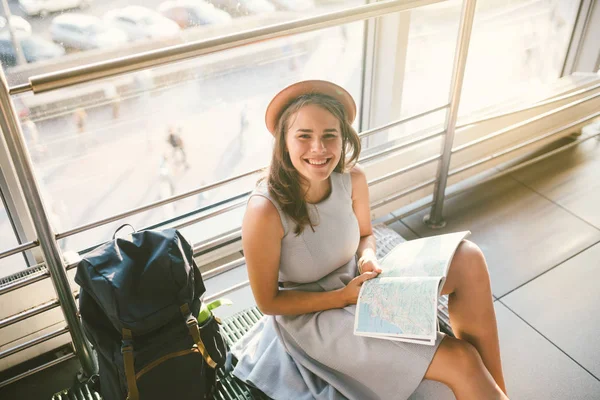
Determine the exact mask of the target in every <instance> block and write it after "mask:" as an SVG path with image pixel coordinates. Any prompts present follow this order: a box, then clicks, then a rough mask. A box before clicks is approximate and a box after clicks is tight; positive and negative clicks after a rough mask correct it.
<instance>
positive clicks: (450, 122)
mask: <svg viewBox="0 0 600 400" xmlns="http://www.w3.org/2000/svg"><path fill="white" fill-rule="evenodd" d="M476 3H477V0H463V7H462V12H461V16H460V25H459V27H458V39H457V42H456V51H455V53H454V67H453V71H452V83H451V85H450V99H449V104H450V106H449V107H448V112H447V114H446V134H445V135H444V145H443V147H442V158H441V160H440V162H439V163H438V171H437V179H436V181H435V186H434V188H433V205H432V206H431V212H430V214H429V215H426V216H425V218H424V222H425V223H426V224H427V225H428V226H429V227H430V228H443V227H444V226H445V225H446V222H445V221H444V219H443V216H442V209H443V207H444V195H445V192H446V184H447V183H448V170H449V169H450V158H451V156H452V145H453V143H454V130H455V128H456V119H457V117H458V108H459V105H460V95H461V91H462V85H463V78H464V76H465V66H466V65H467V54H468V53H469V42H470V40H471V30H472V29H473V19H474V16H475V5H476Z"/></svg>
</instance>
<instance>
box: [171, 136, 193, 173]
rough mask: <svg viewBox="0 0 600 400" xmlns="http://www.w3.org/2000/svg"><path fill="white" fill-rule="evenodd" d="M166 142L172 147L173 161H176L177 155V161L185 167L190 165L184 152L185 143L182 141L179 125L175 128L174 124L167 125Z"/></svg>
mask: <svg viewBox="0 0 600 400" xmlns="http://www.w3.org/2000/svg"><path fill="white" fill-rule="evenodd" d="M167 142H168V143H169V145H170V146H171V149H172V153H171V154H172V157H173V161H177V159H178V157H177V155H179V162H180V163H181V164H183V166H184V167H185V169H188V168H189V167H190V165H189V164H188V162H187V155H186V153H185V145H184V143H183V139H182V138H181V127H177V128H175V127H174V126H169V128H168V135H167Z"/></svg>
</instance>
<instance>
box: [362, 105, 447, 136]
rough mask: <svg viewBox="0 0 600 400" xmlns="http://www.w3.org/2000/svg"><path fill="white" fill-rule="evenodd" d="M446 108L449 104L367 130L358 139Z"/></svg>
mask: <svg viewBox="0 0 600 400" xmlns="http://www.w3.org/2000/svg"><path fill="white" fill-rule="evenodd" d="M445 108H448V104H445V105H443V106H439V107H436V108H432V109H431V110H428V111H423V112H421V113H418V114H413V115H411V116H408V117H405V118H400V119H397V120H395V121H392V122H389V123H387V124H384V125H381V126H379V127H377V128H373V129H367V130H366V131H363V132H361V133H359V134H358V137H359V138H361V139H364V138H366V137H369V136H371V135H374V134H376V133H379V132H381V131H385V130H388V129H390V128H393V127H395V126H397V125H400V124H403V123H405V122H410V121H412V120H415V119H418V118H421V117H424V116H426V115H429V114H433V113H435V112H438V111H441V110H443V109H445Z"/></svg>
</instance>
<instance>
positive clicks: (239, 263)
mask: <svg viewBox="0 0 600 400" xmlns="http://www.w3.org/2000/svg"><path fill="white" fill-rule="evenodd" d="M245 263H246V259H245V258H244V257H241V258H238V259H237V260H234V261H231V262H228V263H227V264H223V265H221V266H220V267H217V268H214V269H211V270H210V271H207V272H205V273H203V274H202V279H210V278H213V277H215V276H217V275H221V274H223V273H225V272H227V271H231V270H232V269H235V268H237V267H241V266H242V265H244V264H245Z"/></svg>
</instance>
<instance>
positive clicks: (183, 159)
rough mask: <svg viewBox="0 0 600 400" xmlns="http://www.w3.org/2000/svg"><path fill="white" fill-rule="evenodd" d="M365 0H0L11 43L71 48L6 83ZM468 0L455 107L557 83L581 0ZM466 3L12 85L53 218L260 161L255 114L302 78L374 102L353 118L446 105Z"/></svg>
mask: <svg viewBox="0 0 600 400" xmlns="http://www.w3.org/2000/svg"><path fill="white" fill-rule="evenodd" d="M366 2H367V1H361V0H353V1H337V0H302V1H285V0H269V1H267V0H236V1H226V0H213V1H212V3H213V5H214V6H215V7H208V9H209V10H211V11H210V13H209V12H208V11H205V16H206V18H208V19H210V18H212V19H211V20H210V21H208V22H207V21H205V20H203V19H202V18H197V17H194V18H192V17H190V16H191V15H196V14H197V13H198V12H199V11H198V9H196V10H185V12H184V11H183V10H173V9H167V6H165V5H162V4H161V2H160V1H159V0H153V1H145V0H135V1H130V2H128V4H129V5H130V6H138V8H133V9H132V8H123V7H122V5H123V3H122V2H120V1H116V0H110V1H105V2H100V1H94V2H91V3H90V5H89V6H86V7H84V8H82V9H80V10H68V11H65V10H46V9H40V10H38V11H36V10H33V9H31V10H27V9H26V8H20V7H18V2H10V8H11V11H12V12H13V13H14V15H16V16H21V17H22V18H23V19H22V20H16V21H15V23H14V24H13V30H17V28H18V29H21V32H15V33H14V35H13V37H14V39H15V41H19V38H20V37H23V35H28V34H29V33H28V29H29V28H28V26H27V24H29V25H31V31H32V33H31V34H33V35H39V36H40V38H41V39H47V40H53V41H54V42H55V44H56V45H60V46H63V47H65V46H66V49H65V50H66V54H58V53H52V54H55V55H56V56H55V57H54V56H52V57H51V54H50V53H51V52H50V51H48V52H46V53H47V54H46V56H45V58H44V59H43V60H41V59H40V60H37V59H35V60H34V59H31V57H30V60H29V62H28V63H25V64H19V65H16V66H14V67H7V68H6V69H5V70H6V73H7V76H8V78H9V81H10V82H11V85H15V84H20V83H23V82H25V81H26V79H27V77H28V76H31V75H36V74H39V73H45V72H49V71H53V70H59V69H63V68H67V67H70V66H79V65H84V64H87V63H90V62H95V61H101V60H106V59H108V58H112V57H117V56H122V55H129V54H133V53H136V52H142V51H147V50H151V49H155V48H160V47H164V46H168V45H173V44H178V43H184V42H190V41H194V40H200V39H205V38H210V37H215V36H219V35H224V34H228V33H232V32H239V31H242V30H247V29H251V28H255V27H260V26H265V25H269V24H272V23H276V22H282V21H286V20H291V19H294V18H301V17H305V16H310V15H314V14H315V13H324V12H328V11H333V10H339V9H341V8H343V7H350V6H356V5H360V4H364V3H366ZM28 3H31V4H33V3H35V2H34V1H31V2H28ZM44 3H49V2H44ZM85 3H87V2H85ZM198 3H203V4H205V3H206V2H201V1H200V0H199V1H198ZM477 4H478V6H477V10H476V15H475V24H474V29H473V34H472V42H471V46H470V51H469V58H468V62H467V70H466V75H465V81H464V89H463V96H462V101H461V115H462V116H466V115H475V114H478V113H482V114H485V113H490V112H493V111H495V110H497V109H498V108H502V107H506V106H507V105H511V106H512V105H513V102H512V101H511V100H510V99H522V98H523V95H522V93H523V91H526V92H529V93H533V92H535V91H536V89H537V88H539V87H540V85H542V84H543V85H546V86H547V85H549V84H551V83H552V82H554V81H555V80H556V79H557V78H558V77H559V75H560V71H561V68H562V62H563V59H564V54H565V53H566V50H567V45H568V41H569V38H570V34H571V30H572V27H573V21H574V19H575V14H576V11H577V5H578V2H575V1H569V0H479V1H478V2H477ZM139 6H144V7H146V9H141V8H139ZM461 7H462V1H461V0H451V1H446V2H442V3H439V4H434V5H431V6H427V7H422V8H418V9H414V10H411V11H407V12H402V13H395V14H391V15H388V16H385V17H383V18H379V19H378V21H377V23H375V21H373V20H372V21H370V22H369V25H368V27H369V29H368V30H365V27H366V26H367V24H366V23H365V22H356V23H352V24H348V25H344V26H339V27H335V28H329V29H325V30H321V31H316V32H311V33H306V34H301V35H294V36H289V37H285V38H281V39H276V40H269V41H264V42H260V43H257V44H254V45H250V46H244V47H241V48H237V49H232V50H228V51H225V52H220V53H216V54H211V55H207V56H203V57H200V58H198V59H194V60H189V61H185V62H179V63H176V64H172V65H168V66H164V67H160V68H154V69H151V70H145V71H141V72H137V73H132V74H128V75H123V76H119V77H116V78H111V79H106V80H103V81H100V82H94V83H89V84H84V85H79V86H75V87H70V88H65V89H61V90H57V91H54V92H49V93H44V94H39V95H32V94H31V93H26V94H22V95H17V96H15V97H14V100H15V104H16V107H17V110H18V112H19V117H20V119H21V123H22V126H23V130H24V135H25V140H26V142H27V145H28V148H29V151H30V154H31V158H32V160H33V163H34V168H35V173H36V176H37V179H38V182H39V184H40V188H41V191H42V195H43V197H44V201H45V203H46V208H47V210H48V213H49V215H50V219H51V221H52V224H53V226H54V228H55V230H56V231H57V232H64V231H67V230H70V229H72V228H74V227H78V226H81V225H84V224H88V223H91V222H94V221H97V220H100V219H103V218H106V217H109V216H111V215H114V214H117V213H121V212H124V211H127V210H130V209H133V208H137V207H140V206H143V205H146V204H148V203H151V202H154V201H157V200H160V199H164V198H167V197H169V196H173V195H176V194H180V193H184V192H187V191H189V190H192V189H194V188H197V187H199V186H201V185H205V184H211V183H213V182H217V181H219V180H222V179H225V178H228V177H231V176H234V175H237V174H240V173H243V172H246V171H248V170H252V169H256V168H260V167H262V166H265V165H266V164H268V162H269V157H270V153H271V145H272V139H271V137H270V135H269V134H268V133H267V132H266V129H265V128H264V121H263V115H264V109H265V107H266V105H267V103H268V101H269V100H270V98H271V97H272V95H273V94H274V93H275V92H277V91H278V90H279V89H281V88H282V87H284V86H286V85H288V84H291V83H293V82H295V81H298V80H302V79H328V80H332V81H334V82H336V83H338V84H340V85H342V86H344V87H346V88H347V89H348V90H349V91H350V92H351V93H352V94H353V95H354V97H355V99H356V100H357V101H358V102H359V103H362V102H363V94H364V93H367V94H368V97H367V98H365V99H364V101H365V103H368V104H366V108H369V110H366V109H363V113H362V114H359V115H361V116H363V117H365V116H366V117H367V118H364V122H365V123H363V124H362V125H361V122H363V121H357V125H356V126H357V127H358V126H362V127H363V128H372V127H375V126H378V125H382V124H385V123H388V122H390V121H392V120H395V119H398V118H404V117H408V116H411V115H414V114H418V113H422V112H425V111H428V110H431V109H433V108H435V107H438V106H441V105H444V104H445V103H446V102H447V101H448V93H449V90H450V81H451V74H452V66H453V63H454V51H455V47H456V38H457V30H458V29H457V28H458V22H459V17H460V11H461ZM208 9H206V8H205V10H208ZM27 12H28V13H30V14H35V13H36V12H39V13H41V14H42V15H41V17H33V16H29V15H27ZM73 13H76V14H83V15H85V16H86V17H85V18H84V16H82V15H79V16H78V17H77V16H76V17H73V15H72V14H73ZM207 13H208V14H207ZM160 15H163V16H164V18H167V19H164V18H163V17H161V16H160ZM207 15H210V17H208V16H207ZM182 16H184V17H182ZM192 19H193V21H192ZM125 21H127V22H125ZM169 21H170V22H169ZM23 22H25V23H23ZM157 24H162V25H160V26H162V28H160V29H158V32H160V34H158V33H152V32H155V31H153V30H152V29H153V28H152V26H154V25H157ZM75 25H77V26H78V27H79V28H80V29H79V28H78V29H79V30H80V31H85V32H88V34H86V35H85V36H86V40H88V42H86V43H83V41H82V39H77V38H75V37H74V36H73V34H72V32H71V31H72V29H71V28H72V27H73V26H75ZM84 25H85V26H84ZM131 25H135V26H131ZM168 26H170V28H167V27H168ZM3 29H5V30H6V29H7V28H6V27H4V28H3ZM69 32H71V33H69ZM168 32H171V33H170V34H167V33H168ZM9 36H10V35H9ZM96 36H97V37H96ZM100 37H102V38H100ZM91 38H93V40H92V39H91ZM41 39H40V40H41ZM89 41H91V42H89ZM37 43H38V44H39V43H41V42H39V41H38V42H37ZM365 43H366V44H365ZM365 47H367V48H365ZM37 48H39V46H37ZM42 53H44V52H42ZM364 66H366V67H367V70H366V71H365V70H364ZM363 74H366V77H367V79H366V80H365V81H363ZM377 80H379V81H377ZM361 106H362V104H359V109H360V107H361ZM444 120H445V110H441V111H438V112H436V113H432V114H430V115H428V116H427V117H424V118H419V119H416V120H413V121H411V122H409V123H406V124H402V125H400V126H398V127H396V128H393V129H391V130H389V131H387V132H382V134H378V135H374V136H373V137H372V138H369V139H368V140H366V141H365V150H366V152H365V153H368V152H369V151H375V150H377V149H378V148H380V146H382V145H383V146H389V145H390V142H393V141H397V140H405V139H406V138H408V137H414V136H416V135H422V134H424V133H429V132H433V131H437V130H439V129H440V128H441V127H442V126H443V123H444ZM256 179H257V176H252V177H249V178H246V179H244V180H240V181H236V182H234V183H232V184H229V185H225V186H222V187H220V188H218V189H215V190H212V191H210V192H206V193H203V194H200V195H197V196H194V197H193V198H188V199H185V200H182V201H179V202H177V203H175V204H172V205H167V206H163V207H160V208H157V209H154V210H151V211H148V212H145V213H143V214H140V215H137V216H134V217H130V218H127V219H125V220H124V221H116V222H113V223H111V224H108V225H106V226H102V227H99V228H96V229H93V230H90V231H88V232H84V233H81V234H78V235H75V236H72V237H69V238H67V239H63V240H61V243H60V244H61V247H62V248H63V249H69V250H80V249H82V248H86V247H88V246H91V245H93V244H95V243H97V242H100V241H103V240H106V239H108V238H110V236H111V234H112V232H113V231H114V230H115V228H116V227H117V226H118V225H120V224H122V223H124V222H129V223H132V224H133V225H135V227H136V228H138V229H139V228H143V227H148V226H152V225H154V224H157V223H159V222H161V221H164V220H168V219H174V218H178V217H181V216H185V215H186V214H188V213H192V212H194V211H198V210H202V209H205V208H208V207H209V206H210V205H211V204H214V203H216V202H219V201H222V200H224V199H227V198H229V197H231V196H233V195H237V194H240V193H244V192H247V191H249V190H251V189H252V187H253V185H254V182H255V181H256ZM205 212H209V210H205ZM242 212H243V209H242V208H239V209H238V210H237V211H235V212H230V213H228V214H226V215H223V216H219V217H217V218H213V219H212V220H210V221H206V222H205V223H203V224H201V225H198V226H193V227H190V228H186V231H188V232H189V233H190V237H191V239H192V240H193V241H194V242H197V241H200V240H203V239H207V238H210V237H213V236H215V235H216V234H218V233H219V232H223V231H228V230H231V229H233V228H234V227H236V226H238V227H239V222H240V220H241V213H242Z"/></svg>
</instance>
